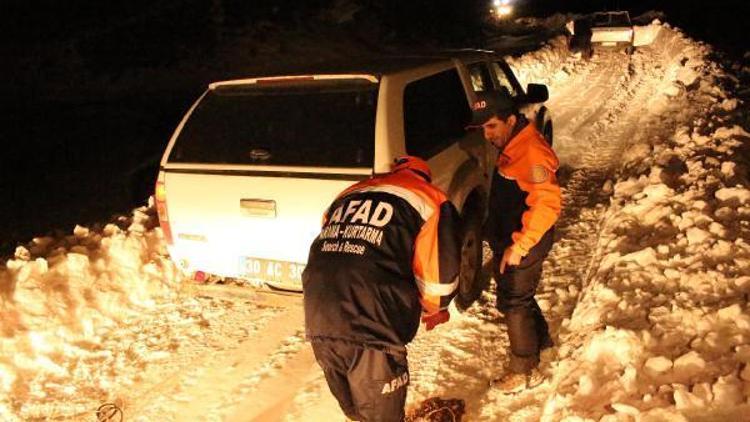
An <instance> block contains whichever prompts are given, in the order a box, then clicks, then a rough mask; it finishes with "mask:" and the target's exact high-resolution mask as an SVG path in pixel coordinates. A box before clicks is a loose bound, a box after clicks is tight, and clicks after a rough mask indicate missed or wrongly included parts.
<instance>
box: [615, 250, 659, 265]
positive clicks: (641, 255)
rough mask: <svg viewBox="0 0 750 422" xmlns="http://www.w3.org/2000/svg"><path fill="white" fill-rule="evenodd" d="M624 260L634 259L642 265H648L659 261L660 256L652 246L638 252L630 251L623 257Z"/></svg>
mask: <svg viewBox="0 0 750 422" xmlns="http://www.w3.org/2000/svg"><path fill="white" fill-rule="evenodd" d="M622 260H623V261H632V262H635V263H637V264H638V265H640V266H642V267H647V266H649V265H652V264H656V263H657V262H659V258H658V257H657V255H656V251H655V250H654V248H652V247H648V248H646V249H642V250H640V251H637V252H633V253H629V254H627V255H625V256H623V257H622Z"/></svg>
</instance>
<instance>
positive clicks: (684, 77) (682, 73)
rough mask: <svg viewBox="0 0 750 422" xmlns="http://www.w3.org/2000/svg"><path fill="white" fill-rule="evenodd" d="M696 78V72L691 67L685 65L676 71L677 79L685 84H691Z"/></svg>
mask: <svg viewBox="0 0 750 422" xmlns="http://www.w3.org/2000/svg"><path fill="white" fill-rule="evenodd" d="M696 79H698V72H696V71H695V69H693V68H691V67H687V66H686V67H683V68H680V70H678V71H677V80H678V81H680V82H681V83H682V84H683V85H685V86H689V85H692V84H693V82H695V80H696Z"/></svg>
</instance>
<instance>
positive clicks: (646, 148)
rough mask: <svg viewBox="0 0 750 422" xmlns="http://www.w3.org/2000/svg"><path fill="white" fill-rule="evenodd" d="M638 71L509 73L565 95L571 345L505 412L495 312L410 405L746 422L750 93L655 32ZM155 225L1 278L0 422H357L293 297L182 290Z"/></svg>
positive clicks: (426, 357)
mask: <svg viewBox="0 0 750 422" xmlns="http://www.w3.org/2000/svg"><path fill="white" fill-rule="evenodd" d="M641 30H642V31H643V33H642V34H643V36H644V37H646V38H649V37H650V39H652V40H653V42H652V43H651V44H650V45H647V46H643V47H640V48H639V49H638V50H637V51H636V53H635V54H634V55H633V56H632V57H630V58H629V57H628V56H626V55H624V54H621V53H616V52H611V53H602V54H598V55H595V56H594V58H593V59H592V60H590V61H586V60H583V59H581V58H580V57H576V56H571V55H570V54H569V53H568V52H567V50H566V48H565V42H564V39H562V38H560V39H555V40H553V41H552V42H551V43H550V44H549V45H548V46H546V47H544V48H542V49H541V50H539V51H536V52H533V53H530V54H527V55H525V56H522V57H520V58H516V59H512V60H511V61H510V63H511V65H512V66H513V67H514V69H515V70H516V72H517V73H518V74H519V75H520V77H521V78H523V79H524V80H526V81H535V82H536V81H541V82H545V83H547V84H548V85H549V88H550V94H551V98H550V101H549V103H548V104H549V107H550V108H551V109H552V110H553V112H554V113H555V114H554V118H555V148H556V150H557V151H558V153H559V155H560V158H561V160H562V162H563V168H562V169H561V172H560V177H561V182H562V184H563V187H564V195H565V198H564V199H565V209H564V212H563V215H562V217H561V220H560V222H559V223H558V225H557V232H556V233H557V236H556V237H557V242H556V244H555V246H554V248H553V251H552V253H551V255H550V258H549V259H548V261H547V262H546V263H545V268H544V278H543V282H542V285H541V286H540V291H539V294H538V297H539V298H540V304H541V306H542V308H543V310H544V312H545V315H546V316H547V318H548V319H549V320H550V326H551V328H552V333H553V337H554V338H555V341H556V344H557V346H556V347H554V348H553V349H551V350H549V351H546V352H545V353H544V354H543V356H542V358H543V362H542V368H543V370H544V371H545V373H546V374H547V375H548V376H547V380H546V381H545V382H544V383H543V384H542V385H541V386H539V387H537V388H534V389H532V390H528V391H525V392H523V393H520V394H518V395H514V396H505V395H502V394H500V393H499V392H498V391H495V390H494V389H493V388H491V387H488V380H489V379H491V378H494V377H496V376H498V375H499V374H501V373H502V370H503V360H504V358H505V355H506V349H507V346H508V344H507V338H506V336H505V333H504V331H505V328H504V326H503V325H502V324H501V322H502V319H503V316H502V314H501V313H499V312H498V311H497V310H495V308H494V299H493V298H494V295H493V293H492V292H487V293H486V294H485V295H484V296H483V297H482V298H481V299H480V300H479V301H478V302H477V303H476V304H475V305H474V306H473V307H472V308H470V309H469V311H468V312H466V313H464V314H458V313H456V312H454V313H453V317H452V319H451V321H450V322H449V323H447V324H444V325H441V326H439V327H438V328H436V329H435V330H433V331H431V332H420V333H419V334H418V336H417V338H416V340H415V341H414V342H413V343H412V345H411V346H410V348H409V359H410V362H411V372H412V374H411V375H412V377H411V378H412V383H411V386H410V390H409V391H410V393H409V399H408V405H409V406H415V405H417V404H418V403H419V402H420V401H421V400H423V399H425V398H428V397H432V396H435V395H438V396H440V397H443V398H461V399H464V400H465V401H466V404H467V408H466V410H467V414H466V416H465V420H469V421H499V420H513V421H516V420H517V421H526V420H540V419H541V420H550V421H557V420H566V421H587V420H594V421H598V420H603V421H631V420H638V421H680V420H720V419H721V420H743V419H744V420H747V418H748V416H747V415H750V312H748V297H749V296H750V245H749V244H748V243H749V242H750V218H749V217H750V190H748V169H749V168H750V167H749V166H750V154H749V152H750V134H748V133H747V132H746V131H745V130H744V129H743V128H742V127H741V126H740V125H741V124H745V125H746V124H747V122H748V120H747V118H748V117H747V114H746V113H747V110H746V106H745V105H744V104H743V103H742V102H741V101H739V100H738V99H736V98H734V97H733V95H734V94H733V93H735V92H737V91H738V90H739V88H738V86H737V84H738V81H737V79H736V78H735V77H734V76H732V75H730V74H728V73H726V71H725V70H723V69H722V68H721V67H720V66H719V65H718V64H717V63H715V62H713V61H711V60H710V59H709V57H708V55H709V53H710V48H709V47H708V46H706V45H703V44H701V43H698V42H695V41H693V40H690V39H688V38H686V37H685V36H684V35H683V34H682V33H681V32H680V31H679V30H676V29H674V28H670V27H669V26H668V25H665V24H660V23H658V22H657V23H654V24H652V25H650V26H647V27H644V28H642V29H641ZM157 226H158V224H157V223H156V220H155V216H154V213H153V210H152V209H151V208H149V207H144V208H141V209H137V210H134V212H133V215H132V216H128V217H123V218H121V219H119V220H118V221H115V222H114V223H112V224H109V225H106V226H104V227H92V228H88V229H87V228H83V227H76V229H75V230H74V232H73V233H72V234H71V235H69V236H66V237H61V238H38V239H34V241H33V242H31V243H30V244H29V245H25V246H23V247H19V248H18V249H17V251H16V256H15V258H14V259H11V260H9V261H8V262H7V268H5V269H3V270H2V271H0V316H1V317H2V318H1V319H0V332H1V333H2V337H0V420H3V421H5V420H8V421H17V420H34V419H40V420H41V419H72V420H92V419H94V418H95V416H94V415H95V412H96V410H97V408H98V407H99V406H100V405H102V404H104V403H113V404H115V405H117V406H118V408H120V409H122V412H123V413H124V416H125V419H126V420H135V421H152V420H160V421H161V420H173V421H184V420H232V421H234V420H237V421H249V420H262V421H271V420H286V421H316V420H342V415H341V414H340V412H339V411H338V408H337V405H336V403H335V401H334V400H333V398H332V397H331V396H330V394H329V393H328V391H327V387H326V385H325V381H324V379H323V376H322V373H321V372H320V371H319V369H318V368H317V366H316V364H315V362H314V358H313V357H312V353H311V351H310V350H309V347H308V346H307V345H306V344H305V343H304V341H303V334H302V315H301V310H300V306H299V300H298V299H297V298H276V299H267V298H266V297H265V296H263V295H259V294H256V293H254V292H253V291H252V290H249V289H241V288H231V289H229V290H221V289H216V288H212V287H211V286H203V287H201V286H196V285H194V284H192V283H188V282H186V280H184V279H182V278H181V276H180V275H179V273H178V272H177V270H176V268H175V267H174V265H173V264H172V263H171V262H170V261H169V260H168V259H167V258H166V257H165V249H164V245H163V243H162V239H161V233H160V230H159V229H158V227H157Z"/></svg>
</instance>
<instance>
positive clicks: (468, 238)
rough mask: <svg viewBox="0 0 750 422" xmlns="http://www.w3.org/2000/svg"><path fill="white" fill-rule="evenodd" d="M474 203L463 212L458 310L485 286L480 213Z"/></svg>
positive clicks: (477, 295) (466, 307) (474, 299)
mask: <svg viewBox="0 0 750 422" xmlns="http://www.w3.org/2000/svg"><path fill="white" fill-rule="evenodd" d="M477 208H479V207H478V206H477V205H476V204H474V205H473V206H472V208H470V209H468V210H467V212H465V213H464V214H465V215H464V221H463V224H462V230H461V232H462V238H461V267H460V270H459V275H458V293H457V294H456V297H455V299H454V300H455V302H456V308H458V310H459V311H462V312H463V311H465V310H466V309H468V308H469V307H470V306H471V304H472V303H474V301H476V300H477V299H478V298H479V296H481V295H482V292H483V291H484V290H485V289H486V288H487V281H488V280H487V279H486V277H482V214H481V213H480V212H477Z"/></svg>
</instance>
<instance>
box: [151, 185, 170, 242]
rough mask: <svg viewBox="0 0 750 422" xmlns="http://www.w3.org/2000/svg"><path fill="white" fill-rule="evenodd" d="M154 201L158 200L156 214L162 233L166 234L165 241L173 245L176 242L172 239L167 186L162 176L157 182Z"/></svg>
mask: <svg viewBox="0 0 750 422" xmlns="http://www.w3.org/2000/svg"><path fill="white" fill-rule="evenodd" d="M154 199H156V214H157V215H158V216H159V225H160V226H161V231H162V233H164V239H165V240H166V241H167V244H168V245H172V244H174V241H173V239H172V228H171V227H170V225H169V214H168V213H167V186H166V185H165V184H164V180H163V179H162V177H161V176H160V177H159V180H157V182H156V189H155V192H154Z"/></svg>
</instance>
